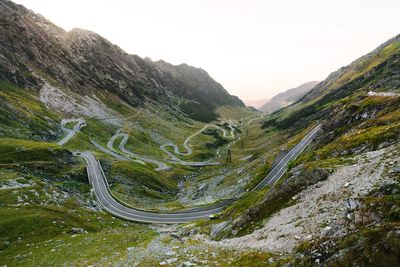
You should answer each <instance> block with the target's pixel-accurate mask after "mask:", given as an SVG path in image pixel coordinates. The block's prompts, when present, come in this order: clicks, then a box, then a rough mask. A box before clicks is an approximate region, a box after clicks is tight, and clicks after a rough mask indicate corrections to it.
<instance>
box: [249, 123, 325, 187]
mask: <svg viewBox="0 0 400 267" xmlns="http://www.w3.org/2000/svg"><path fill="white" fill-rule="evenodd" d="M320 129H321V125H317V126H316V127H314V129H312V130H311V132H309V133H308V134H307V135H306V136H305V137H304V138H303V139H302V140H301V141H300V142H299V143H298V144H297V145H296V146H295V147H294V148H292V150H290V151H289V153H287V154H286V156H285V157H283V159H281V161H279V163H278V164H277V165H276V166H275V167H274V168H273V169H272V170H271V171H270V172H269V173H268V175H267V176H266V177H265V178H264V179H263V180H262V181H261V182H260V183H259V184H258V185H257V186H256V187H254V188H253V191H255V190H260V189H262V188H264V187H265V186H267V185H268V186H272V185H274V184H275V183H276V182H277V181H278V180H279V179H280V178H282V176H283V174H284V173H285V172H286V169H287V165H288V164H289V162H290V161H291V160H293V159H295V158H297V157H298V156H299V155H300V154H301V152H303V150H304V149H305V148H306V147H307V146H308V145H309V144H310V143H311V142H312V140H314V137H315V136H316V135H317V133H318V132H319V130H320Z"/></svg>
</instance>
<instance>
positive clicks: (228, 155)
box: [226, 149, 232, 163]
mask: <svg viewBox="0 0 400 267" xmlns="http://www.w3.org/2000/svg"><path fill="white" fill-rule="evenodd" d="M226 162H228V163H231V162H232V152H231V150H230V149H228V152H227V153H226Z"/></svg>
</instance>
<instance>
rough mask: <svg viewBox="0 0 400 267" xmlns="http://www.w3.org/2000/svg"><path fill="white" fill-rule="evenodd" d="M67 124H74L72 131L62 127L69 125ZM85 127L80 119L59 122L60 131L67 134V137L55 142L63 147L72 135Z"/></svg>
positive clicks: (84, 123) (83, 121)
mask: <svg viewBox="0 0 400 267" xmlns="http://www.w3.org/2000/svg"><path fill="white" fill-rule="evenodd" d="M69 122H76V124H75V125H74V127H73V128H72V129H69V128H65V127H64V126H65V125H66V124H67V123H69ZM84 126H86V121H85V120H84V119H82V118H79V119H63V120H62V121H61V129H62V130H63V131H65V132H67V135H66V136H64V138H63V139H61V140H60V141H58V142H57V144H58V145H60V146H63V145H65V143H67V142H68V141H69V140H70V139H71V138H72V137H74V135H75V134H76V133H77V132H79V131H80V130H81V129H82V127H84Z"/></svg>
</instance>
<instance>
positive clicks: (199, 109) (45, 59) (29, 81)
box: [0, 0, 244, 121]
mask: <svg viewBox="0 0 400 267" xmlns="http://www.w3.org/2000/svg"><path fill="white" fill-rule="evenodd" d="M0 14H1V16H0V54H1V56H0V79H1V80H6V81H9V82H12V83H15V84H16V85H18V86H19V87H22V88H30V89H35V90H40V89H41V88H42V86H43V85H44V84H45V83H50V84H51V85H53V86H57V87H59V88H61V89H63V90H64V89H68V90H70V91H72V92H74V93H76V94H78V95H83V96H85V95H89V96H91V95H93V94H97V93H100V94H104V93H107V92H108V93H112V94H113V95H116V96H118V97H119V98H120V99H122V100H123V101H124V102H126V103H128V104H130V105H133V106H136V105H143V103H144V102H147V101H157V102H159V103H162V104H166V105H169V106H178V105H179V104H180V103H181V104H182V106H181V107H180V108H181V110H182V111H183V112H185V113H186V114H187V115H189V116H190V117H192V118H194V119H198V120H202V121H209V120H213V119H215V118H216V117H217V115H216V113H215V112H214V110H215V108H216V107H218V106H222V105H233V106H244V104H243V103H242V101H241V100H239V99H238V98H237V97H234V96H231V95H229V93H228V92H227V91H226V90H225V89H224V88H223V87H222V86H221V85H220V84H218V83H217V82H215V81H214V80H213V79H212V78H211V77H210V76H209V75H208V74H207V73H206V72H205V71H203V70H201V69H197V68H194V67H189V66H187V65H179V66H173V65H170V64H163V63H153V62H151V61H149V60H144V59H142V58H140V57H138V56H136V55H129V54H127V53H126V52H124V51H123V50H122V49H120V48H119V47H117V46H116V45H113V44H112V43H110V42H109V41H107V40H106V39H104V38H103V37H101V36H99V35H98V34H95V33H93V32H90V31H85V30H80V29H74V30H72V31H70V32H65V31H64V30H63V29H61V28H59V27H57V26H55V25H54V24H52V23H51V22H49V21H47V20H46V19H44V18H43V17H41V16H39V15H37V14H34V13H33V12H31V11H29V10H27V9H26V8H24V7H22V6H20V5H16V4H14V3H12V2H10V1H7V0H5V1H1V2H0ZM166 66H168V67H166ZM190 103H191V104H192V105H191V104H190Z"/></svg>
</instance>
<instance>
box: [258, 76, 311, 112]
mask: <svg viewBox="0 0 400 267" xmlns="http://www.w3.org/2000/svg"><path fill="white" fill-rule="evenodd" d="M318 83H319V82H318V81H311V82H307V83H304V84H302V85H300V86H298V87H296V88H292V89H289V90H286V91H285V92H282V93H280V94H277V95H276V96H274V97H273V98H271V99H270V100H269V101H267V102H266V103H265V104H264V105H262V106H261V107H259V108H258V109H259V110H260V111H262V112H264V113H267V114H271V113H272V112H274V111H277V110H279V109H281V108H284V107H286V106H288V105H290V104H292V103H294V102H296V101H297V100H299V99H300V98H302V97H303V96H304V95H305V94H307V93H308V92H310V91H311V89H313V88H314V87H315V86H316V85H317V84H318Z"/></svg>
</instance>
